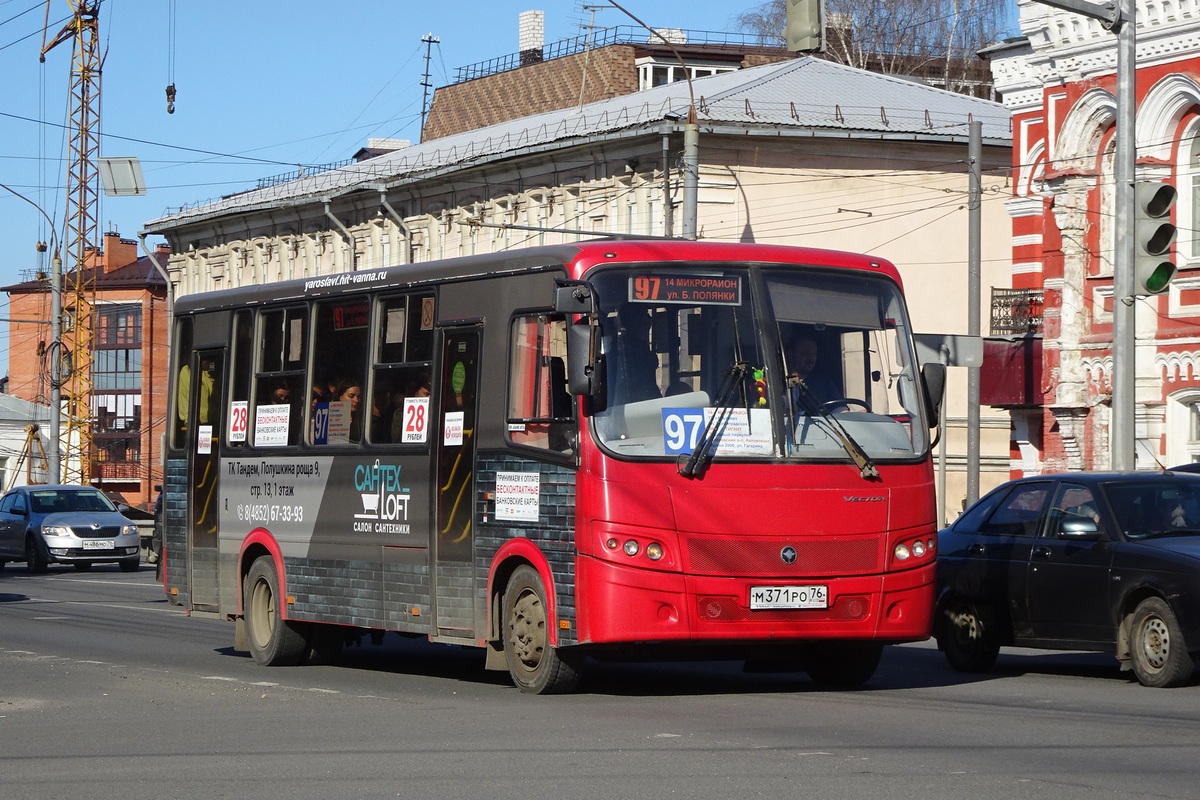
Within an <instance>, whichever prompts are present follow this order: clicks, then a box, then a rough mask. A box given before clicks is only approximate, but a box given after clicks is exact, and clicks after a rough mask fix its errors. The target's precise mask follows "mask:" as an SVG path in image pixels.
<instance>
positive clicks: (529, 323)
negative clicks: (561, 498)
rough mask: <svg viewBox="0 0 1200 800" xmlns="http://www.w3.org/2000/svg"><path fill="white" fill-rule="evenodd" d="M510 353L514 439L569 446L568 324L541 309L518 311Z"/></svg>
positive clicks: (555, 447)
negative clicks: (535, 312)
mask: <svg viewBox="0 0 1200 800" xmlns="http://www.w3.org/2000/svg"><path fill="white" fill-rule="evenodd" d="M511 335H512V339H511V351H510V355H509V369H510V371H509V386H508V431H509V438H510V439H511V440H512V442H513V444H520V445H526V446H529V447H541V448H546V449H550V450H558V451H560V452H566V451H570V450H573V449H574V446H575V445H574V442H573V441H572V436H571V432H572V430H573V428H574V424H575V423H574V414H573V409H572V406H573V403H572V401H571V395H570V394H568V393H567V367H566V354H567V324H566V321H565V320H555V321H549V320H548V319H547V318H546V317H545V316H544V315H532V316H526V317H518V318H517V319H515V320H513V324H512V334H511Z"/></svg>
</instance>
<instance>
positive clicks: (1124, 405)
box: [1036, 0, 1137, 470]
mask: <svg viewBox="0 0 1200 800" xmlns="http://www.w3.org/2000/svg"><path fill="white" fill-rule="evenodd" d="M1036 2H1038V3H1040V4H1042V5H1045V6H1053V7H1054V8H1061V9H1063V10H1065V11H1074V12H1075V13H1077V14H1082V15H1084V16H1086V17H1091V18H1092V19H1097V20H1100V22H1101V23H1102V24H1103V25H1104V27H1105V28H1108V29H1109V30H1111V31H1112V32H1113V33H1115V34H1116V35H1117V120H1116V123H1117V131H1116V152H1115V158H1114V163H1113V178H1114V180H1115V182H1116V187H1115V188H1116V193H1115V194H1116V197H1115V200H1116V207H1115V209H1114V210H1115V212H1116V213H1115V215H1114V216H1115V226H1116V227H1115V233H1116V236H1115V237H1114V247H1113V375H1112V425H1111V427H1110V434H1111V437H1112V438H1111V459H1112V462H1111V465H1112V468H1113V469H1115V470H1131V469H1133V468H1134V467H1135V466H1136V459H1135V454H1134V441H1135V438H1136V435H1135V434H1136V431H1135V428H1134V422H1135V418H1134V407H1135V399H1136V398H1135V396H1134V388H1135V385H1136V379H1137V364H1136V357H1137V350H1136V344H1135V339H1134V335H1135V321H1136V318H1135V313H1134V312H1135V311H1136V309H1135V307H1134V294H1135V291H1134V277H1133V262H1134V254H1135V249H1136V243H1135V241H1134V236H1133V221H1134V186H1133V181H1134V169H1135V167H1134V163H1135V159H1136V158H1137V134H1136V130H1135V126H1136V119H1137V114H1136V107H1137V100H1136V98H1135V96H1134V92H1135V87H1136V83H1135V76H1136V73H1137V63H1136V59H1137V38H1136V28H1137V25H1136V23H1135V17H1134V2H1135V0H1107V2H1104V3H1092V2H1088V0H1036Z"/></svg>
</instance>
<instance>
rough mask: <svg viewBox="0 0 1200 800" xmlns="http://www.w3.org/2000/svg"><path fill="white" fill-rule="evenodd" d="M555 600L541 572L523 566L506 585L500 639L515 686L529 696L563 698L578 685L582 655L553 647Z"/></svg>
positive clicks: (520, 566) (526, 565) (513, 572)
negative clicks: (566, 652)
mask: <svg viewBox="0 0 1200 800" xmlns="http://www.w3.org/2000/svg"><path fill="white" fill-rule="evenodd" d="M552 603H553V597H552V595H550V594H549V592H548V591H547V588H546V582H545V580H544V579H543V578H542V575H541V573H540V571H539V570H537V569H535V568H534V567H533V566H532V565H530V564H521V565H519V566H517V567H516V569H514V570H513V571H512V573H511V574H510V575H509V577H508V580H507V581H506V583H505V589H504V599H503V604H502V609H503V610H502V612H501V621H500V628H501V636H502V638H503V647H504V655H505V659H506V661H507V663H508V672H509V675H511V676H512V679H513V683H515V684H516V685H517V688H518V689H520V690H521V691H522V692H526V693H528V694H560V693H564V692H569V691H571V690H572V689H574V688H575V686H576V685H577V684H578V683H579V678H580V669H579V667H580V664H581V662H580V660H579V655H578V654H575V653H572V654H569V655H568V654H565V653H563V652H562V651H561V650H559V648H558V647H556V646H555V645H554V643H553V640H554V639H555V638H556V637H554V625H553V621H554V613H553V605H552Z"/></svg>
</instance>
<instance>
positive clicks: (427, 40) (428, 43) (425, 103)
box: [418, 33, 442, 141]
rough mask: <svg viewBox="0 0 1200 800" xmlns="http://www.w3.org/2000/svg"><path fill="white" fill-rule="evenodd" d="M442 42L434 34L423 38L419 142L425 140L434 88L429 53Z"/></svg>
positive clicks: (428, 34)
mask: <svg viewBox="0 0 1200 800" xmlns="http://www.w3.org/2000/svg"><path fill="white" fill-rule="evenodd" d="M441 41H442V40H441V39H439V38H438V37H436V36H434V35H433V34H432V33H427V34H425V35H424V36H422V37H421V42H422V43H424V45H425V74H424V75H422V76H421V86H422V88H423V93H422V95H421V130H420V133H419V134H418V141H420V140H421V139H424V138H425V113H426V111H427V110H428V109H429V90H430V88H431V87H432V86H433V84H432V83H430V82H429V53H430V49H431V48H432V47H433V45H435V44H441Z"/></svg>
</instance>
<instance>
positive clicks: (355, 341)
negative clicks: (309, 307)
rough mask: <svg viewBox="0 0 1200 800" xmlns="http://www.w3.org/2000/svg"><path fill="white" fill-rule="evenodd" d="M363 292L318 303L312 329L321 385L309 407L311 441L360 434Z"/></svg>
mask: <svg viewBox="0 0 1200 800" xmlns="http://www.w3.org/2000/svg"><path fill="white" fill-rule="evenodd" d="M369 320H370V303H369V301H368V299H367V298H366V297H354V298H344V299H339V300H331V301H327V302H323V303H319V304H317V307H316V319H315V322H314V326H315V327H314V335H313V378H314V383H313V385H314V386H319V387H321V389H322V390H323V397H322V398H321V399H319V400H317V401H316V404H315V407H314V410H313V417H314V419H313V431H312V442H313V444H346V443H349V442H359V441H362V438H363V426H364V425H365V424H366V421H365V419H364V416H365V415H366V414H367V413H369V405H370V404H369V403H368V402H367V399H366V398H367V394H366V374H367V353H368V352H369V351H368V341H367V331H368V322H369Z"/></svg>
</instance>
